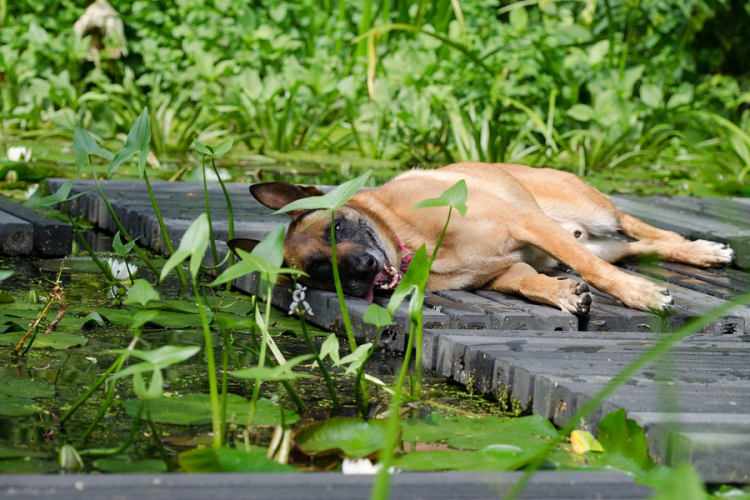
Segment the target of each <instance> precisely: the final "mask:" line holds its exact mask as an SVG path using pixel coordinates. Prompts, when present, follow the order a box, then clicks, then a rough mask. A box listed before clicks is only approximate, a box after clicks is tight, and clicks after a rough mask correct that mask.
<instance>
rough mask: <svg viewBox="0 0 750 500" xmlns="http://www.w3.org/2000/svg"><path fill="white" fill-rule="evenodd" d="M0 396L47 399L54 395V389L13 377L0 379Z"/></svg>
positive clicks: (40, 383)
mask: <svg viewBox="0 0 750 500" xmlns="http://www.w3.org/2000/svg"><path fill="white" fill-rule="evenodd" d="M0 394H5V395H7V396H23V397H26V398H48V397H52V396H54V395H55V388H54V387H53V386H51V385H50V384H47V383H46V382H39V381H36V380H29V379H17V378H13V377H7V376H5V377H0Z"/></svg>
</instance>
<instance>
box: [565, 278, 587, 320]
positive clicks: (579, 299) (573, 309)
mask: <svg viewBox="0 0 750 500" xmlns="http://www.w3.org/2000/svg"><path fill="white" fill-rule="evenodd" d="M565 281H570V288H569V290H568V292H567V293H566V294H564V296H563V297H561V298H560V302H559V303H558V305H559V306H560V309H562V310H563V311H567V312H569V313H573V314H583V315H586V314H588V313H589V310H590V309H591V302H592V299H591V293H590V292H591V290H590V289H589V286H588V285H587V284H586V283H578V282H575V281H572V280H565Z"/></svg>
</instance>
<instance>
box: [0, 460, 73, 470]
mask: <svg viewBox="0 0 750 500" xmlns="http://www.w3.org/2000/svg"><path fill="white" fill-rule="evenodd" d="M58 470H60V466H59V465H57V462H55V461H54V460H39V459H38V458H32V459H26V458H14V459H10V460H0V474H48V473H50V472H56V471H58Z"/></svg>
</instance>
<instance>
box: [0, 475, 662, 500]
mask: <svg viewBox="0 0 750 500" xmlns="http://www.w3.org/2000/svg"><path fill="white" fill-rule="evenodd" d="M522 475H523V472H492V473H473V472H443V473H440V474H436V473H430V472H412V473H401V474H395V475H393V477H392V478H391V483H392V488H391V492H390V495H389V498H391V499H392V500H411V499H415V500H416V499H430V500H449V499H450V500H452V499H456V498H461V499H463V500H497V499H498V498H503V496H504V495H505V494H507V493H508V492H509V491H510V489H511V488H512V487H513V486H514V485H515V484H516V483H517V482H518V481H519V480H520V479H521V477H522ZM374 480H375V476H367V475H360V476H352V475H343V474H337V473H333V472H319V473H312V472H310V473H305V474H106V475H94V474H91V475H47V476H42V475H34V476H29V475H21V476H2V477H0V498H9V499H10V498H12V499H14V500H32V499H34V500H47V499H49V500H89V499H96V500H99V499H106V500H114V499H118V500H142V499H144V498H149V499H153V500H185V499H191V498H211V499H212V500H236V499H238V498H242V499H248V500H266V499H268V498H283V499H285V500H311V499H312V500H314V499H326V500H351V499H353V498H367V497H369V495H370V492H371V489H372V485H373V483H374ZM652 494H653V491H652V490H651V489H650V488H647V487H645V486H641V485H637V484H635V482H634V481H633V479H632V478H630V477H628V476H626V475H625V474H622V473H618V472H604V471H597V472H593V471H559V472H557V471H538V472H536V473H535V474H534V475H533V476H532V477H531V479H530V481H529V484H528V485H527V486H526V487H525V488H524V490H523V491H522V492H521V493H520V495H519V496H518V497H516V498H519V499H523V500H588V499H592V500H593V499H601V500H628V499H641V498H649V497H650V496H651V495H652Z"/></svg>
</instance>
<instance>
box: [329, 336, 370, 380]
mask: <svg viewBox="0 0 750 500" xmlns="http://www.w3.org/2000/svg"><path fill="white" fill-rule="evenodd" d="M371 347H372V342H367V343H366V344H360V345H358V346H357V348H356V349H355V350H354V352H352V353H350V354H347V355H346V356H344V357H343V358H341V359H339V360H338V361H337V362H336V366H346V372H344V375H349V374H351V373H354V372H356V371H357V370H359V368H360V367H361V366H362V365H363V364H364V363H366V362H367V360H368V359H369V357H370V348H371ZM347 365H348V366H347Z"/></svg>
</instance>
